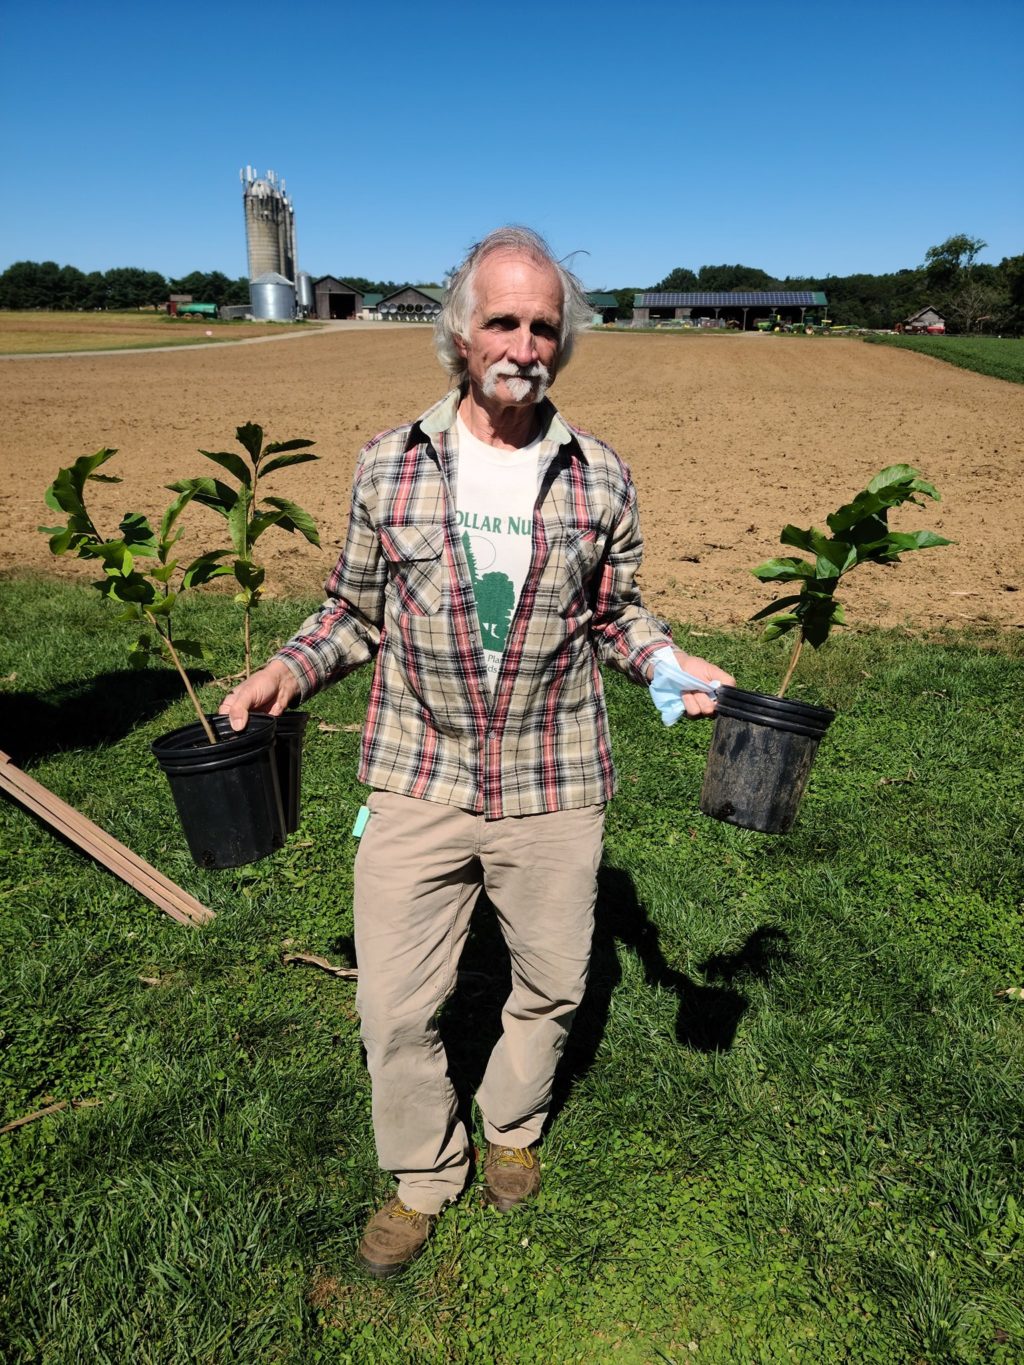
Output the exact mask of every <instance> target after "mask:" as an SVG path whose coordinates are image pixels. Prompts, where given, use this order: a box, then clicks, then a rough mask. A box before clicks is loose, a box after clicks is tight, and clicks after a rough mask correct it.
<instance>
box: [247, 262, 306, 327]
mask: <svg viewBox="0 0 1024 1365" xmlns="http://www.w3.org/2000/svg"><path fill="white" fill-rule="evenodd" d="M249 302H250V304H251V307H252V315H253V317H254V318H260V319H262V320H263V321H265V322H291V321H292V320H293V319H294V317H295V286H294V284H292V282H291V280H286V279H285V277H284V276H283V275H279V274H278V273H277V272H276V271H275V270H268V271H267V272H266V273H265V274H263V275H260V276H259V277H258V278H257V279H255V280H250V281H249Z"/></svg>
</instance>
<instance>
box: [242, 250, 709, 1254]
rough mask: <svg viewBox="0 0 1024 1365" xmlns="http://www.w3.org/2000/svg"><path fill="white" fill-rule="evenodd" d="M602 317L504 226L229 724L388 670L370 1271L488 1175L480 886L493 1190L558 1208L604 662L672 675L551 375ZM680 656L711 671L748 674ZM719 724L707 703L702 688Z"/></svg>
mask: <svg viewBox="0 0 1024 1365" xmlns="http://www.w3.org/2000/svg"><path fill="white" fill-rule="evenodd" d="M589 318H590V309H589V307H588V305H587V303H586V299H585V298H584V296H583V293H582V290H581V288H580V285H579V282H578V281H577V280H576V279H575V278H574V276H573V275H571V274H570V273H569V272H568V271H567V270H565V269H564V268H563V267H562V266H561V265H560V264H559V263H558V262H557V261H555V260H554V259H553V257H552V255H551V253H550V251H549V250H548V248H547V246H546V244H545V243H544V242H543V241H542V239H541V238H539V237H538V236H536V234H534V233H532V232H529V231H527V230H526V229H523V228H502V229H499V230H498V231H496V232H493V233H491V234H490V236H488V237H487V238H485V239H484V240H483V241H482V242H480V243H479V244H478V245H477V246H475V247H474V248H473V249H472V251H471V252H470V254H469V256H468V257H467V259H466V261H465V262H464V263H463V265H462V266H461V267H460V269H459V270H458V271H457V272H456V274H455V275H454V276H453V278H452V280H451V282H450V285H449V289H448V294H447V298H446V302H445V306H444V310H443V312H442V313H441V316H440V318H439V319H438V322H437V326H436V331H435V344H436V347H437V351H438V354H439V356H440V359H441V361H442V364H443V365H444V366H445V368H446V369H447V370H448V371H449V373H450V374H451V375H452V376H453V378H454V380H455V381H456V386H455V387H454V388H453V389H452V391H451V392H449V394H448V395H447V396H446V397H445V398H443V399H442V400H441V402H439V403H437V404H436V405H435V406H434V407H432V408H431V409H430V410H429V411H428V412H426V413H425V414H424V415H423V416H422V417H420V418H419V419H418V420H417V421H415V422H413V423H411V424H409V425H406V426H400V427H396V428H395V429H394V430H392V431H388V432H385V433H384V434H383V435H381V436H378V437H376V439H374V440H373V441H371V442H370V443H369V445H367V446H366V447H365V448H364V449H363V451H362V452H361V454H360V456H359V461H358V465H357V468H356V475H355V486H354V491H353V495H352V507H351V516H350V520H349V528H348V535H347V539H346V542H345V547H344V550H343V552H342V554H341V557H340V559H339V560H338V563H337V566H336V567H335V569H334V571H333V573H332V574H331V577H330V578H329V580H328V582H327V600H326V601H325V603H324V605H323V606H322V607H321V608H320V610H319V611H318V612H317V613H316V614H315V615H313V616H312V617H310V618H309V620H307V621H306V622H305V623H304V624H303V626H302V627H301V629H300V631H299V633H298V634H297V635H296V636H295V637H294V638H293V639H292V640H290V641H289V642H288V643H287V644H286V645H285V646H284V647H283V648H282V649H281V650H280V651H279V653H278V654H277V655H275V657H274V658H273V659H272V660H271V661H270V662H269V663H268V664H267V665H266V666H265V667H264V668H263V669H261V670H260V671H259V672H258V673H256V674H254V675H253V676H252V677H251V678H250V679H249V680H248V681H247V682H245V683H242V684H241V685H240V686H239V687H238V688H237V689H236V690H235V691H234V692H233V693H229V694H228V696H227V698H226V699H225V702H224V705H223V707H222V708H221V709H222V710H223V711H224V712H226V713H227V714H228V715H229V716H230V718H231V723H232V725H233V726H234V727H235V728H236V729H240V728H241V727H242V726H243V725H244V724H245V722H246V719H247V715H248V712H249V711H250V710H256V711H265V712H270V713H271V714H274V715H277V714H280V713H281V712H282V711H283V710H284V709H285V708H286V707H287V706H289V705H291V704H293V703H294V702H296V701H300V700H302V699H304V698H306V697H308V696H309V695H310V694H311V693H312V692H314V691H316V690H317V689H319V688H321V687H324V686H326V685H327V684H328V683H332V682H336V681H337V680H338V679H339V678H342V677H344V676H345V675H346V674H347V673H350V672H351V671H352V670H353V669H355V668H357V667H358V666H359V665H360V664H363V663H367V662H369V661H370V660H371V659H372V660H374V661H375V671H374V678H373V686H372V689H371V694H370V704H369V713H368V716H367V720H366V725H365V728H364V731H363V742H362V759H361V764H360V770H359V776H360V779H361V780H362V781H364V782H365V783H367V784H368V785H369V786H370V787H371V788H372V789H373V792H372V795H371V796H370V797H369V799H368V802H367V804H368V807H369V811H370V817H369V821H368V824H367V826H366V829H365V833H364V834H363V836H362V839H361V842H360V845H359V851H358V854H357V857H356V866H355V874H356V889H355V942H356V952H357V958H358V963H359V989H358V994H357V1000H356V1003H357V1008H358V1010H359V1015H360V1020H361V1028H362V1037H363V1041H364V1043H365V1046H366V1055H367V1062H368V1066H369V1071H370V1077H371V1081H372V1090H373V1125H374V1133H375V1136H376V1141H377V1151H378V1156H379V1159H380V1163H381V1166H382V1167H383V1168H384V1169H386V1170H389V1171H391V1172H393V1173H394V1174H395V1175H396V1176H397V1178H398V1189H397V1193H396V1195H395V1197H394V1198H392V1199H391V1200H390V1201H389V1202H388V1203H387V1204H386V1205H385V1206H384V1207H383V1208H382V1209H381V1210H379V1211H378V1212H377V1213H376V1214H375V1215H374V1216H373V1217H372V1218H371V1219H370V1222H369V1224H368V1226H367V1228H366V1230H365V1232H364V1234H363V1237H362V1240H361V1242H360V1245H359V1251H358V1257H359V1260H360V1261H361V1263H362V1264H363V1266H364V1267H365V1268H366V1269H367V1270H368V1271H369V1272H370V1273H371V1274H373V1275H376V1276H380V1277H383V1276H387V1275H391V1274H394V1273H395V1272H396V1271H398V1270H401V1269H402V1268H403V1267H404V1266H405V1265H406V1264H407V1263H408V1262H409V1261H410V1260H411V1259H412V1258H413V1257H414V1256H415V1255H416V1254H417V1253H418V1252H419V1251H420V1250H421V1249H422V1247H423V1245H424V1243H425V1241H426V1239H427V1237H428V1235H429V1232H430V1229H431V1226H432V1224H433V1222H434V1220H435V1219H436V1217H437V1215H438V1213H439V1212H440V1211H441V1209H442V1208H443V1207H444V1206H445V1205H446V1204H447V1203H449V1202H451V1201H452V1200H454V1199H456V1198H457V1197H458V1196H459V1195H460V1194H461V1193H462V1191H463V1189H464V1187H465V1185H466V1181H467V1179H468V1176H469V1173H470V1144H469V1138H468V1135H467V1133H466V1131H465V1129H464V1127H463V1125H462V1124H461V1122H460V1121H459V1120H458V1117H457V1113H456V1100H455V1095H454V1092H453V1089H452V1085H451V1081H450V1079H449V1077H448V1073H447V1066H446V1059H445V1053H444V1049H443V1046H442V1044H441V1041H440V1038H439V1034H438V1029H437V1024H436V1016H437V1013H438V1010H439V1009H440V1007H441V1005H442V1004H443V1002H444V1001H445V999H446V998H447V997H448V995H449V994H450V993H451V991H452V989H453V987H454V984H455V975H456V969H457V967H458V962H459V956H460V953H461V951H462V948H463V944H464V943H465V940H466V935H467V932H468V928H469V921H470V916H471V914H472V910H473V906H474V904H475V902H476V900H477V898H478V896H479V893H480V891H481V889H483V890H485V891H486V892H487V895H488V897H489V899H490V900H491V902H492V903H493V905H494V907H495V909H496V911H497V916H498V921H499V923H500V926H501V930H502V933H503V935H504V938H505V942H506V943H507V945H508V949H509V954H510V957H511V967H512V990H511V994H510V995H509V997H508V999H507V1001H506V1002H505V1006H504V1010H503V1013H502V1025H503V1032H502V1036H501V1038H500V1039H499V1041H498V1043H497V1045H496V1046H495V1048H494V1051H493V1053H492V1054H491V1057H490V1060H489V1063H488V1066H487V1069H486V1073H485V1075H484V1078H483V1081H482V1083H481V1086H480V1089H479V1092H478V1094H477V1096H476V1100H477V1104H478V1107H479V1111H480V1115H481V1118H482V1122H483V1131H484V1136H485V1138H486V1142H487V1150H486V1155H485V1159H484V1165H483V1174H484V1181H485V1187H484V1198H485V1199H486V1200H487V1201H488V1202H490V1203H491V1204H493V1205H494V1206H496V1207H497V1208H498V1209H500V1210H503V1211H507V1210H509V1209H512V1208H514V1207H515V1206H516V1205H517V1204H520V1203H522V1201H523V1200H525V1199H528V1198H531V1197H533V1196H534V1195H536V1193H537V1191H538V1190H539V1188H540V1170H539V1165H538V1160H537V1154H536V1145H537V1143H538V1140H539V1138H540V1136H541V1130H542V1128H543V1126H544V1122H545V1119H546V1118H547V1114H548V1109H549V1106H550V1102H551V1092H552V1082H553V1078H554V1073H555V1068H556V1065H557V1062H558V1059H559V1057H560V1056H561V1053H562V1050H563V1048H564V1045H565V1040H566V1036H567V1033H568V1030H569V1027H570V1025H571V1023H572V1019H573V1015H574V1013H575V1011H576V1009H577V1006H578V1005H579V1002H580V1000H581V998H582V995H583V991H584V987H585V984H586V979H587V968H588V963H589V958H590V948H591V938H592V931H593V916H594V902H595V899H596V889H597V870H598V864H599V863H600V860H601V841H602V830H603V824H604V808H605V803H606V801H607V800H608V798H609V797H610V796H611V795H612V791H613V786H614V770H613V767H612V760H611V751H610V746H609V737H608V723H607V718H606V714H605V704H604V697H603V692H602V685H601V675H600V672H599V668H598V665H599V663H606V664H609V665H611V666H613V667H615V668H618V669H619V670H620V671H622V672H623V673H625V674H626V675H627V676H628V677H630V678H632V679H633V680H634V681H635V682H637V683H641V684H642V683H646V682H647V681H648V680H649V678H650V676H651V674H652V671H653V665H654V661H655V658H656V656H657V654H658V653H659V651H662V650H665V649H669V650H671V649H672V642H671V638H670V636H669V634H668V631H667V628H666V627H665V625H664V624H663V623H662V622H661V621H659V620H657V619H656V618H655V617H654V616H652V615H651V614H650V613H649V612H648V611H646V610H645V609H644V607H643V605H642V603H641V600H640V595H639V592H638V590H637V587H636V584H635V581H634V577H635V574H636V571H637V569H638V568H639V565H640V557H641V549H642V542H641V538H640V528H639V523H638V519H637V507H636V496H635V493H634V489H633V484H632V482H631V481H630V477H629V471H628V470H627V469H626V467H625V466H624V465H623V464H622V462H621V461H620V460H619V458H618V456H617V455H616V454H615V452H614V451H613V450H611V449H610V447H608V446H607V445H605V444H604V443H603V442H601V441H598V440H596V439H595V438H594V437H593V436H588V435H585V434H584V433H583V432H581V431H578V430H577V429H576V428H574V427H572V426H570V425H568V423H567V422H566V421H565V420H564V419H563V418H562V417H561V416H559V414H558V413H557V412H556V410H555V408H554V407H553V406H552V404H551V403H550V401H549V400H548V399H547V398H546V396H545V395H546V392H547V389H548V387H549V385H550V384H551V383H552V382H553V380H554V378H555V376H556V374H557V372H558V370H559V368H560V367H561V366H562V365H564V364H565V363H566V361H567V360H568V358H569V355H570V352H571V350H572V345H573V339H574V335H575V333H576V332H577V331H578V330H579V328H580V327H581V326H583V325H584V323H585V322H587V321H589ZM677 658H678V659H679V661H680V662H681V664H682V666H683V668H685V669H686V670H687V671H688V672H689V673H690V674H691V675H693V676H695V677H696V678H697V679H701V680H703V681H705V682H711V681H713V680H716V679H717V680H719V681H724V682H732V679H731V678H730V677H729V675H728V674H726V673H723V672H722V671H721V670H720V669H718V668H715V667H714V666H713V665H712V664H709V663H707V662H705V661H704V660H703V659H697V658H694V657H692V656H689V655H678V656H677ZM683 703H684V706H685V710H686V712H687V713H688V714H689V715H691V716H700V715H707V714H710V712H711V710H712V709H713V701H712V700H711V699H710V697H708V696H706V695H704V694H703V693H700V692H697V691H694V692H687V693H685V694H684V696H683Z"/></svg>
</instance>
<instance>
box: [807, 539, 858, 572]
mask: <svg viewBox="0 0 1024 1365" xmlns="http://www.w3.org/2000/svg"><path fill="white" fill-rule="evenodd" d="M856 563H857V550H856V548H855V547H854V546H852V545H848V544H847V543H846V541H844V540H825V539H824V538H822V543H821V549H820V550H819V551H818V558H817V562H816V563H815V566H814V573H815V577H816V578H839V577H840V576H841V575H842V574H844V573H845V572H846V570H847V569H852V568H853V566H854V565H855V564H856Z"/></svg>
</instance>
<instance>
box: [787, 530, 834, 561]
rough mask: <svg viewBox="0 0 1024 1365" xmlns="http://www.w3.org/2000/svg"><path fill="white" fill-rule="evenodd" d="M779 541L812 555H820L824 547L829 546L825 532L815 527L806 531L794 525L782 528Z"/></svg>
mask: <svg viewBox="0 0 1024 1365" xmlns="http://www.w3.org/2000/svg"><path fill="white" fill-rule="evenodd" d="M779 540H780V542H781V543H782V544H783V545H793V546H795V547H796V549H798V550H807V551H809V552H810V553H811V554H812V555H820V554H821V551H822V546H824V545H827V544H828V543H829V542H828V537H827V536H826V535H825V533H824V532H823V531H818V530H816V529H815V527H813V526H812V527H811V528H810V529H809V530H807V531H804V530H803V529H801V527H799V526H793V525H792V524H790V525H788V526H784V527H783V528H782V534H781V535H780V536H779Z"/></svg>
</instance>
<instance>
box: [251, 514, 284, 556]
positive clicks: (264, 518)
mask: <svg viewBox="0 0 1024 1365" xmlns="http://www.w3.org/2000/svg"><path fill="white" fill-rule="evenodd" d="M283 517H284V513H283V512H280V511H277V510H274V511H263V512H257V514H256V515H255V516H254V517H253V519H252V521H250V523H249V548H250V550H251V549H252V547H253V545H254V543H255V542H256V541H257V540H259V538H260V536H261V535H262V534H263V532H264V531H266V530H267V529H268V527H271V526H276V525H277V524H278V522H279V521H281V519H282V518H283Z"/></svg>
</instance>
